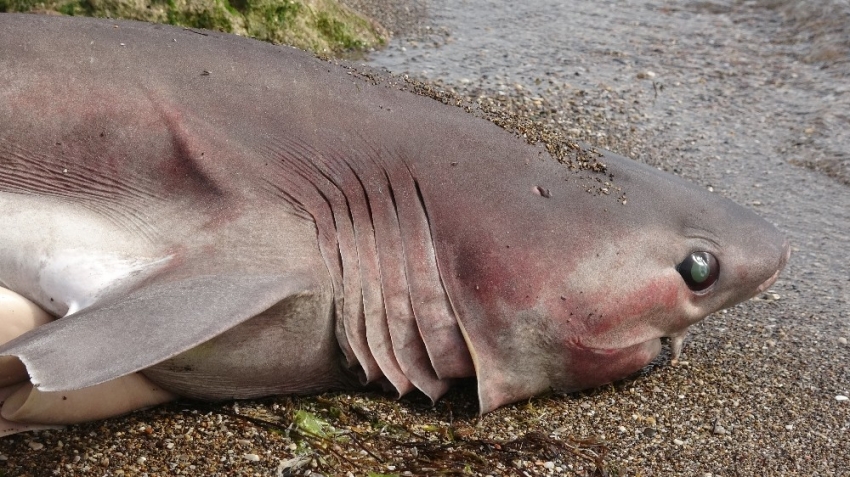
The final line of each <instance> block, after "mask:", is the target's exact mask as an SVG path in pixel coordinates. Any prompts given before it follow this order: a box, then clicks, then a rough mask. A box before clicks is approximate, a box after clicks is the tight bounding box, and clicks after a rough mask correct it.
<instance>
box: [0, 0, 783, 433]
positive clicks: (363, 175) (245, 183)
mask: <svg viewBox="0 0 850 477" xmlns="http://www.w3.org/2000/svg"><path fill="white" fill-rule="evenodd" d="M0 45H3V48H0V211H2V213H0V287H3V288H5V289H8V290H11V291H12V292H14V293H15V294H17V295H20V296H21V297H22V298H23V299H25V300H28V301H29V302H31V303H33V304H34V306H36V307H38V308H40V309H42V310H44V311H45V312H46V313H48V314H49V315H51V317H53V318H58V319H55V320H53V321H50V322H48V323H43V324H42V323H40V324H39V325H37V326H36V325H34V327H33V329H31V330H29V331H26V330H25V331H23V332H22V333H21V334H20V336H17V337H15V338H13V339H11V340H10V341H9V342H7V343H6V344H4V345H2V346H0V356H6V357H8V358H3V359H5V360H6V361H2V362H0V363H6V364H2V366H9V369H13V370H14V369H17V370H18V371H17V372H18V373H20V369H21V366H24V367H25V368H26V375H24V376H20V374H19V375H17V376H20V379H23V382H19V383H15V384H14V385H15V386H22V387H21V389H26V390H27V391H25V392H29V393H30V397H32V399H34V400H37V399H40V398H39V397H38V396H40V395H45V396H48V397H50V396H53V397H54V398H55V396H56V393H62V392H72V391H79V392H82V393H83V394H81V396H94V398H96V399H101V400H103V402H106V401H109V398H110V397H111V396H113V395H116V396H117V395H119V394H121V393H118V392H116V390H115V389H116V387H118V388H122V389H123V386H124V385H123V384H121V383H123V381H116V380H121V379H125V378H126V377H127V376H139V377H140V378H143V379H145V380H146V381H143V382H142V383H143V384H141V385H138V386H137V385H135V384H134V385H133V386H136V387H134V388H133V389H140V390H144V392H145V393H147V392H148V391H150V392H151V393H152V394H149V395H148V394H145V396H143V397H141V398H140V397H138V395H137V394H135V391H127V392H126V393H123V395H130V394H132V395H133V396H134V397H132V399H129V401H127V402H130V403H131V404H130V405H128V406H122V405H117V404H116V405H114V407H113V408H111V409H115V411H114V413H120V412H127V411H129V410H131V408H133V407H134V406H135V407H144V406H149V405H154V404H156V403H158V402H163V401H164V400H168V399H170V398H171V397H173V396H184V397H190V398H196V399H205V400H222V399H242V398H254V397H260V396H267V395H274V394H290V393H299V394H304V393H315V392H321V391H326V390H336V389H360V388H363V387H366V386H371V387H375V386H378V387H382V388H383V389H385V390H386V391H387V392H390V393H392V394H394V395H396V396H402V395H404V394H406V393H408V392H411V391H413V390H419V391H421V392H423V393H425V394H426V395H427V396H429V397H430V398H431V399H432V400H437V399H439V398H440V396H442V395H443V393H445V392H446V390H447V389H448V388H449V387H450V386H451V384H452V383H453V382H454V381H455V380H456V379H458V378H468V377H475V378H476V380H477V383H478V396H479V402H480V411H481V412H482V413H486V412H489V411H492V410H494V409H496V408H498V407H499V406H502V405H505V404H508V403H511V402H516V401H519V400H523V399H527V398H529V397H531V396H534V395H536V394H539V393H542V392H546V391H549V390H556V391H562V392H570V391H576V390H581V389H586V388H590V387H594V386H599V385H602V384H605V383H609V382H612V381H614V380H617V379H620V378H623V377H626V376H628V375H630V374H632V373H634V372H635V371H638V370H640V369H641V368H642V367H644V366H645V365H646V364H648V363H649V362H650V361H652V360H653V359H654V358H655V357H656V356H657V355H658V354H659V352H660V350H661V347H662V346H661V339H662V338H670V339H671V343H672V348H673V355H674V358H675V357H678V353H679V351H680V350H681V346H682V343H683V340H684V337H685V334H686V332H687V329H688V327H689V326H690V325H692V324H694V323H697V322H699V321H700V320H702V319H703V318H705V317H706V316H707V315H709V314H711V313H713V312H715V311H717V310H720V309H723V308H726V307H729V306H732V305H734V304H736V303H739V302H741V301H744V300H747V299H749V298H751V297H753V296H755V295H757V294H758V293H760V292H762V291H764V290H765V289H767V287H769V286H770V285H771V284H772V283H773V282H774V281H775V280H776V279H777V277H778V275H779V272H780V271H781V269H782V268H783V267H784V265H785V263H786V262H787V260H788V256H789V253H790V247H789V245H788V243H787V241H786V240H785V238H784V237H783V236H782V234H781V233H780V232H779V231H778V230H777V229H776V228H775V227H774V226H772V225H771V224H769V223H767V222H766V221H764V220H763V219H761V218H759V217H758V216H757V215H756V214H754V213H753V212H751V211H749V210H747V209H745V208H743V207H741V206H739V205H737V204H735V203H734V202H732V201H730V200H728V199H725V198H723V197H720V196H719V195H717V194H714V193H710V192H708V191H706V190H704V189H703V188H701V187H698V186H696V185H694V184H691V183H689V182H687V181H685V180H682V179H680V178H677V177H675V176H672V175H670V174H667V173H664V172H661V171H658V170H656V169H654V168H651V167H648V166H646V165H643V164H640V163H637V162H635V161H632V160H629V159H627V158H623V157H621V156H617V155H615V154H613V153H609V152H606V151H592V152H587V154H594V155H596V156H598V161H599V162H600V163H602V164H604V166H605V167H604V172H592V171H588V170H581V169H579V170H577V169H575V168H571V167H568V165H565V164H562V163H560V162H558V161H557V160H555V159H553V158H552V157H551V156H550V155H549V154H548V153H547V152H546V151H545V149H544V148H542V147H541V146H535V145H529V144H528V143H526V142H525V141H524V140H523V139H521V138H518V137H516V136H515V135H514V134H512V133H510V132H507V131H505V130H503V129H501V128H499V127H498V126H496V125H494V124H492V123H490V122H488V121H486V120H483V119H480V118H476V117H474V116H473V115H470V114H467V113H465V112H464V111H462V110H461V109H460V108H455V107H452V106H447V105H444V104H441V103H440V102H438V101H434V100H431V99H429V98H425V97H421V96H418V95H415V94H412V93H409V92H405V91H401V90H399V89H397V88H396V87H394V86H390V85H387V84H380V83H377V82H373V81H370V80H368V79H366V78H363V77H361V76H359V75H356V74H351V71H350V70H348V69H346V68H343V67H340V66H337V65H334V64H331V63H328V62H325V61H322V60H318V59H316V58H314V57H312V56H311V55H308V54H306V53H303V52H300V51H297V50H294V49H292V48H289V47H284V46H274V45H270V44H264V43H260V42H257V41H253V40H249V39H244V38H239V37H235V36H231V35H225V34H219V33H214V32H207V31H195V30H188V29H180V28H174V27H169V26H162V25H151V24H145V23H137V22H129V21H115V20H100V19H86V18H68V17H44V16H34V15H15V14H0ZM604 182H608V183H610V184H611V186H610V187H611V188H612V189H615V190H616V191H617V193H610V194H609V193H607V192H610V191H608V190H606V191H604V192H599V190H600V183H604ZM594 191H597V192H594ZM626 198H627V199H626ZM7 315H8V314H7ZM5 320H6V318H4V310H3V309H2V308H0V326H4V327H5V326H6V325H5V323H7V321H5ZM4 369H5V368H4ZM4 369H0V375H2V373H3V372H4ZM27 378H28V379H27ZM129 380H130V381H133V382H137V381H135V378H129ZM139 382H141V381H139ZM115 383H118V384H115ZM30 385H31V386H30ZM98 386H103V387H98ZM128 386H130V385H129V384H128ZM87 390H88V391H87ZM86 392H88V394H85V393H86ZM139 392H142V391H139ZM86 399H87V398H86ZM116 399H118V398H116ZM120 399H125V398H120ZM81 400H83V399H79V400H77V401H81ZM13 401H14V402H18V403H20V402H22V401H23V402H28V401H26V399H25V398H16V399H14V400H13ZM54 401H56V400H55V399H54ZM59 401H61V399H60V400H59ZM16 406H17V405H16ZM22 406H23V405H20V406H19V407H22ZM39 406H40V404H38V403H33V402H29V403H28V404H27V405H26V409H33V410H39V409H42V407H39ZM45 406H47V405H45ZM47 407H49V406H47ZM128 407H129V408H128ZM0 411H2V414H3V416H4V417H10V418H11V419H10V421H13V422H14V419H15V416H16V414H15V412H14V410H7V409H5V406H4V409H2V410H0ZM44 413H45V414H44V415H47V414H46V413H47V411H44ZM63 415H64V414H63ZM67 415H69V416H71V417H68V418H67V420H66V422H80V421H81V420H85V419H86V414H85V412H84V411H80V410H79V409H76V410H71V411H69V412H68V413H67ZM103 417H106V416H104V415H103V414H102V413H101V414H97V415H92V417H91V418H92V419H98V418H103ZM63 419H65V418H63V417H56V415H55V414H51V417H49V418H43V419H41V420H40V417H39V412H36V411H33V412H28V413H27V417H26V418H25V420H26V422H23V423H21V424H20V426H21V429H24V428H26V426H27V425H39V424H41V425H55V424H61V423H62V422H63Z"/></svg>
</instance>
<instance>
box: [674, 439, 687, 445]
mask: <svg viewBox="0 0 850 477" xmlns="http://www.w3.org/2000/svg"><path fill="white" fill-rule="evenodd" d="M673 444H676V445H677V446H683V445H685V441H683V440H682V439H673Z"/></svg>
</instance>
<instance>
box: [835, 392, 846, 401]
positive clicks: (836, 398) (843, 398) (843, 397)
mask: <svg viewBox="0 0 850 477" xmlns="http://www.w3.org/2000/svg"><path fill="white" fill-rule="evenodd" d="M835 400H836V401H847V400H850V398H848V397H847V396H844V395H842V394H839V395H838V396H835Z"/></svg>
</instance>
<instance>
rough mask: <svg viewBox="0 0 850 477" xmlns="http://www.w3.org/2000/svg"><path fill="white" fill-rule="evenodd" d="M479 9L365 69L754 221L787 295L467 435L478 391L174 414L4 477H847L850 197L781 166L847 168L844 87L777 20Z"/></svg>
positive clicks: (42, 446)
mask: <svg viewBox="0 0 850 477" xmlns="http://www.w3.org/2000/svg"><path fill="white" fill-rule="evenodd" d="M363 3H368V4H369V5H370V6H369V7H365V9H366V11H367V13H368V8H379V7H380V5H381V2H373V3H369V2H361V8H364V7H363V6H362V4H363ZM476 3H477V2H476V1H475V0H468V1H465V2H458V3H456V4H455V3H453V4H451V5H447V4H442V3H441V2H437V1H432V2H431V3H430V4H428V6H429V7H430V10H429V12H430V15H431V17H430V19H429V20H427V21H422V20H416V21H414V22H413V24H414V25H419V26H418V27H417V29H416V30H415V36H414V37H412V38H407V39H403V40H399V41H398V42H397V43H394V44H393V45H391V46H390V48H388V49H387V51H385V52H381V53H379V54H376V55H375V58H374V62H375V63H376V64H382V65H388V66H389V67H390V68H391V69H392V70H393V71H394V72H396V73H404V72H408V73H410V74H411V75H415V76H417V77H420V78H422V79H425V80H428V81H430V82H431V83H432V84H434V85H436V86H435V87H436V88H438V89H439V88H445V89H446V90H454V91H456V92H457V93H458V94H460V95H464V96H470V97H472V98H475V99H476V100H480V101H482V102H485V103H487V104H494V105H497V106H498V107H501V108H505V109H507V110H511V111H513V112H515V113H517V114H519V115H521V116H525V117H530V118H532V119H534V120H535V121H537V122H539V123H540V124H548V125H550V126H552V127H557V128H559V129H561V130H563V131H564V132H565V133H566V134H568V135H570V136H572V137H575V138H577V139H582V140H585V141H587V142H590V143H592V144H597V145H600V146H603V147H607V148H609V149H612V150H614V151H616V152H619V153H622V154H625V155H629V156H631V157H635V158H637V159H639V160H643V161H646V162H649V163H652V164H655V165H657V166H659V167H662V168H664V169H667V170H670V171H672V172H674V173H677V174H680V175H682V176H684V177H686V178H688V179H690V180H693V181H694V182H696V183H699V184H703V185H704V186H705V187H707V188H708V187H710V188H711V189H712V190H714V191H715V192H717V193H719V194H723V195H726V196H728V197H730V198H732V199H734V200H736V201H738V202H740V203H742V204H745V205H749V206H750V207H752V208H754V209H755V210H756V211H758V212H759V213H760V214H761V215H763V216H764V217H766V218H768V220H771V221H773V222H775V223H776V224H777V225H778V226H779V227H780V229H781V230H783V231H785V232H786V233H787V234H788V236H789V238H790V239H791V241H792V244H793V247H794V252H793V254H792V257H791V261H790V263H789V265H788V268H787V269H786V271H785V272H784V274H783V276H782V277H781V278H780V280H779V282H778V283H777V284H776V285H775V286H774V287H773V288H772V289H771V290H770V291H768V292H767V293H765V294H763V295H762V296H760V297H758V298H757V299H756V300H753V301H750V302H747V303H745V304H742V305H739V306H736V307H734V308H733V309H730V310H728V311H727V312H721V313H718V314H715V315H712V316H710V317H708V318H707V319H706V320H705V321H704V322H702V323H700V324H699V325H697V326H695V327H694V328H693V330H692V332H691V335H690V339H689V340H688V342H687V343H686V346H685V350H684V356H683V362H682V363H681V364H679V365H678V366H671V365H670V364H669V363H668V360H667V359H666V356H662V357H661V358H660V359H659V360H658V361H657V362H656V364H655V365H653V366H650V367H649V368H648V369H646V370H645V372H644V373H642V374H641V375H640V376H637V377H635V378H633V379H631V380H627V381H625V382H621V383H617V384H615V385H611V386H607V387H603V388H601V389H598V390H594V391H592V392H588V393H582V394H579V395H569V396H545V397H541V398H538V399H534V400H531V401H530V402H527V403H519V404H516V405H513V406H508V407H506V408H503V409H500V410H497V411H495V412H493V413H491V414H488V415H486V416H484V417H483V418H480V419H479V418H478V417H477V416H476V403H475V393H474V389H472V388H471V387H469V386H467V387H461V389H458V390H456V391H453V392H452V393H450V395H449V396H447V397H446V398H445V399H443V400H441V401H440V402H439V403H438V404H437V405H436V406H435V407H433V408H432V407H431V406H430V405H429V403H428V402H427V401H426V400H424V399H423V398H421V397H419V396H412V397H409V398H405V399H402V400H400V401H397V402H396V401H392V400H389V399H386V398H385V397H382V396H380V395H375V394H364V393H360V394H358V393H353V394H336V395H325V396H320V397H315V398H303V399H294V398H280V399H274V400H267V401H261V402H249V403H237V404H232V403H231V404H223V405H213V406H207V405H203V404H175V405H170V406H166V407H163V408H160V409H155V410H151V411H146V412H140V413H134V414H132V415H130V416H127V417H124V418H118V419H112V420H109V421H106V422H101V423H91V424H86V425H82V426H74V427H70V428H68V429H66V430H61V431H44V432H39V433H32V434H25V435H20V436H15V437H12V438H9V439H4V440H1V441H0V454H2V456H0V472H5V473H6V475H10V476H12V475H33V476H41V475H51V474H54V475H98V476H100V475H309V474H310V473H311V472H316V473H320V474H323V475H345V474H346V472H349V471H350V472H352V473H353V474H354V475H366V473H367V472H369V471H372V472H383V473H388V474H403V473H404V472H405V471H407V472H408V475H425V474H433V473H435V472H436V470H438V469H442V470H450V471H456V472H457V473H458V474H460V473H463V472H464V471H468V472H469V473H471V474H477V475H487V474H492V475H524V474H525V475H628V476H637V475H696V476H709V475H710V476H715V477H716V476H736V475H741V476H748V475H759V476H760V475H801V476H810V475H818V476H840V475H850V471H848V470H847V469H850V444H848V440H850V402H849V401H847V400H840V399H841V398H840V397H841V396H848V395H850V370H848V362H850V361H849V360H848V355H850V346H848V344H847V340H848V339H850V325H849V324H848V322H850V315H848V313H850V307H848V300H850V275H849V274H848V266H847V264H846V263H847V261H846V253H847V251H848V250H850V189H848V187H847V185H845V184H844V183H843V182H842V180H841V178H840V177H836V176H835V175H834V174H833V177H830V176H829V175H828V174H827V173H826V172H828V171H823V170H820V171H819V170H815V169H812V168H806V167H802V166H798V165H795V164H794V163H799V164H805V163H806V161H807V160H810V159H820V158H823V157H825V156H828V155H829V152H830V151H833V152H834V151H841V150H842V148H844V149H843V150H844V151H847V150H850V148H848V147H847V146H848V145H847V144H846V142H844V141H845V140H844V139H843V137H845V136H842V135H841V134H839V133H835V134H833V129H838V126H841V125H842V124H844V123H842V122H841V121H842V119H841V117H840V114H839V113H836V112H835V110H833V109H831V108H832V107H833V106H834V105H835V104H836V103H838V104H840V103H841V102H843V101H846V100H847V97H846V96H847V95H846V94H843V93H842V92H841V87H842V86H841V83H840V81H839V80H837V79H836V77H835V76H831V75H838V77H839V78H840V73H836V69H835V68H833V69H832V70H830V68H825V69H822V68H821V66H822V64H819V63H817V62H814V63H812V62H807V61H805V60H804V59H803V58H802V57H800V56H797V54H796V53H795V51H796V50H795V47H796V46H799V45H793V44H791V45H789V44H783V43H780V42H777V40H776V36H775V35H774V34H776V33H780V32H783V31H788V30H787V28H785V25H784V24H783V23H782V22H783V21H784V20H783V19H782V18H780V17H779V16H777V15H780V12H779V11H777V10H768V9H761V10H758V9H750V10H747V9H745V8H744V7H741V6H738V5H737V3H735V2H729V4H726V3H723V2H714V3H711V2H678V1H667V2H637V1H635V2H619V3H617V4H616V5H615V6H614V7H609V6H602V5H601V4H600V5H597V4H596V2H583V3H582V2H579V3H581V4H579V5H575V4H574V5H571V6H570V8H569V9H566V8H565V7H563V6H562V5H560V3H561V2H554V1H553V2H550V3H547V2H543V1H541V2H533V3H534V5H533V6H531V7H527V8H526V7H523V6H522V5H517V4H516V3H518V2H509V3H511V5H512V6H511V7H510V8H507V7H506V8H504V9H497V8H493V7H492V6H490V7H489V10H488V11H487V12H488V15H485V14H483V13H482V12H484V10H483V9H484V8H485V7H483V6H482V7H479V6H477V5H476ZM485 3H486V2H485ZM585 3H586V4H585ZM697 4H698V5H697ZM422 5H425V4H424V3H421V2H416V3H415V6H416V7H417V8H419V7H421V6H422ZM488 5H489V3H488ZM694 5H697V6H694ZM451 6H454V7H456V8H449V7H451ZM490 14H492V15H490ZM493 15H495V16H493ZM383 21H385V22H388V21H391V20H383ZM505 25H512V26H511V27H506V26H505ZM425 26H427V27H429V28H424V27H425ZM419 27H422V28H419ZM389 28H390V29H391V30H392V29H393V28H392V27H389ZM407 31H408V32H409V31H411V30H407ZM435 45H437V46H436V47H435ZM803 46H805V45H803ZM402 48H404V49H402ZM801 48H802V47H801ZM827 90H829V91H832V92H831V93H825V91H827ZM829 94H832V97H830V96H829ZM833 159H834V160H836V161H838V163H840V157H839V158H838V159H836V158H833ZM299 411H300V413H299ZM304 411H307V412H309V413H310V414H305V413H304ZM305 416H307V417H308V418H309V417H310V416H316V417H318V418H319V421H318V423H316V422H313V423H312V424H311V422H310V421H309V419H308V420H307V421H305ZM323 422H325V423H328V424H331V425H332V426H334V428H335V429H334V430H331V429H329V428H327V427H322V423H323ZM316 431H318V432H321V433H324V437H317V436H316V435H315V433H316Z"/></svg>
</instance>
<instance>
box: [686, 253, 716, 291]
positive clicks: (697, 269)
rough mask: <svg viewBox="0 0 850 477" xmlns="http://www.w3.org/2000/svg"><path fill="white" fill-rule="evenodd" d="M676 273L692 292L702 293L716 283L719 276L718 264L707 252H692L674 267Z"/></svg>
mask: <svg viewBox="0 0 850 477" xmlns="http://www.w3.org/2000/svg"><path fill="white" fill-rule="evenodd" d="M676 271H678V272H679V275H682V279H684V280H685V283H686V284H687V285H688V288H690V289H691V290H693V291H702V290H705V289H706V288H708V287H710V286H711V285H713V284H714V282H716V281H717V277H718V276H719V275H720V264H719V263H717V259H716V258H714V255H712V254H710V253H708V252H694V253H692V254H690V255H689V256H688V258H686V259H685V260H683V261H682V263H680V264H679V265H676Z"/></svg>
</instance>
